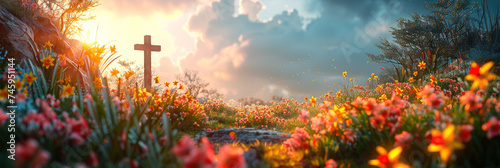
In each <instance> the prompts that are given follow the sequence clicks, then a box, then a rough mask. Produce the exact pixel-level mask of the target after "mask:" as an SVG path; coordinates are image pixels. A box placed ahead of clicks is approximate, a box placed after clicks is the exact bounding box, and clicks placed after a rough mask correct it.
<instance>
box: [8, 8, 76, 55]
mask: <svg viewBox="0 0 500 168" xmlns="http://www.w3.org/2000/svg"><path fill="white" fill-rule="evenodd" d="M47 41H50V42H51V43H52V44H53V48H52V49H53V51H54V52H56V53H58V54H66V56H68V57H69V58H70V59H72V60H75V59H76V57H75V55H76V54H75V51H81V43H80V42H79V41H78V40H73V39H72V40H70V39H67V38H66V37H65V36H64V35H63V34H62V33H61V31H59V29H58V28H57V26H56V25H54V23H53V22H52V21H51V20H50V19H48V18H46V17H40V16H38V17H35V18H34V19H30V18H27V17H26V16H15V15H13V14H12V13H10V12H9V11H8V10H7V9H6V8H4V7H3V6H1V5H0V45H1V46H3V47H4V49H6V50H7V51H8V57H14V58H16V60H17V61H21V60H22V59H25V58H28V59H31V60H35V56H36V53H37V51H39V50H41V49H42V46H43V44H44V43H45V42H47ZM73 44H75V45H73ZM76 44H80V45H76ZM72 46H80V48H76V47H72ZM78 56H79V55H78Z"/></svg>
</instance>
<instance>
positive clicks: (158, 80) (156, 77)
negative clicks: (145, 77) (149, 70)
mask: <svg viewBox="0 0 500 168" xmlns="http://www.w3.org/2000/svg"><path fill="white" fill-rule="evenodd" d="M154 80H155V83H160V77H159V76H158V75H156V76H155V78H154Z"/></svg>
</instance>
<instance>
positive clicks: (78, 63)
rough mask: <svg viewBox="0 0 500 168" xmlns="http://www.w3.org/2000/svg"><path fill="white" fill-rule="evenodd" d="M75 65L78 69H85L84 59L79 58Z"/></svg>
mask: <svg viewBox="0 0 500 168" xmlns="http://www.w3.org/2000/svg"><path fill="white" fill-rule="evenodd" d="M75 63H76V65H78V67H83V57H80V58H78V60H76V62H75Z"/></svg>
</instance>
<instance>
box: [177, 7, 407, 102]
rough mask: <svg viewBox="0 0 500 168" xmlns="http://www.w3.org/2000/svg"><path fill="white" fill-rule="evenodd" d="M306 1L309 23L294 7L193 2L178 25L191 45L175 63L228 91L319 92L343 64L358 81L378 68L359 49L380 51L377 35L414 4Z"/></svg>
mask: <svg viewBox="0 0 500 168" xmlns="http://www.w3.org/2000/svg"><path fill="white" fill-rule="evenodd" d="M305 1H307V4H308V9H310V10H319V11H321V13H320V16H318V17H317V18H314V19H311V20H310V22H308V24H307V26H306V24H305V22H304V21H305V19H304V17H302V15H301V13H300V11H298V10H295V9H291V10H284V11H283V12H282V13H279V14H277V15H275V16H273V17H272V18H271V19H269V20H266V21H262V20H260V19H258V16H259V13H260V12H261V11H262V10H263V8H264V5H265V4H264V3H262V2H261V1H255V0H241V1H240V4H239V5H238V6H239V9H235V8H234V6H235V1H234V0H221V1H220V2H218V1H216V2H213V3H211V4H209V5H207V6H203V7H199V8H198V9H197V11H196V13H194V14H193V15H191V16H190V17H189V20H188V22H187V24H186V25H185V26H184V28H185V30H186V31H188V32H189V33H190V34H191V35H192V36H193V37H194V38H195V49H194V50H193V51H192V52H189V53H188V54H186V55H185V56H184V57H183V59H181V61H180V65H181V67H182V68H183V69H194V70H198V71H199V72H200V75H201V76H204V77H205V79H206V80H208V81H209V82H210V83H211V86H212V87H215V88H217V89H219V90H221V91H223V93H224V94H226V96H227V97H229V98H234V99H238V98H242V97H258V98H263V99H267V100H269V99H270V98H271V97H272V96H273V95H278V96H285V97H295V98H300V99H301V97H303V96H311V95H314V96H320V95H323V94H324V93H326V92H328V91H329V90H330V89H332V88H334V87H336V86H334V85H333V83H336V84H337V85H339V84H340V83H341V81H342V79H343V78H342V77H341V73H342V72H343V71H347V72H348V78H355V79H356V80H357V81H363V80H365V79H367V77H368V76H369V74H371V73H372V72H376V71H378V67H379V65H376V64H367V61H369V60H368V58H367V57H366V54H365V53H369V52H371V53H376V52H378V50H377V48H376V47H375V46H374V44H375V43H377V42H378V41H379V40H378V37H379V36H382V37H390V34H389V32H388V27H390V26H391V24H394V23H395V22H394V18H396V17H400V16H403V15H405V14H404V12H406V11H409V9H410V8H413V7H408V6H398V5H407V4H405V3H400V4H397V5H392V7H391V3H392V4H394V3H396V2H391V0H387V1H380V2H378V3H375V2H372V1H362V2H361V3H359V4H358V6H356V3H355V2H358V1H329V0H318V1H311V0H305ZM392 1H394V0H392ZM398 2H399V1H398ZM396 7H399V8H396ZM313 8H315V9H313ZM235 11H239V13H238V15H234V12H235ZM332 59H335V60H334V61H332ZM358 78H359V80H358ZM359 83H360V84H363V82H359Z"/></svg>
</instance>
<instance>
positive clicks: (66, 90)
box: [61, 84, 75, 97]
mask: <svg viewBox="0 0 500 168" xmlns="http://www.w3.org/2000/svg"><path fill="white" fill-rule="evenodd" d="M74 91H75V87H74V86H71V85H69V84H66V85H65V86H63V90H62V93H61V97H68V96H72V95H73V93H74Z"/></svg>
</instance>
